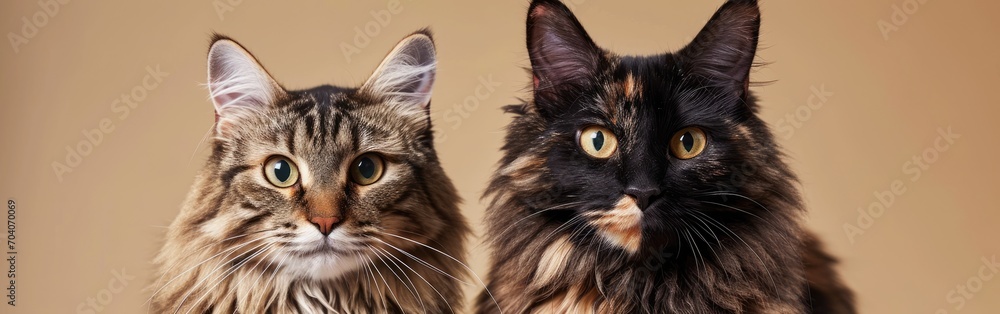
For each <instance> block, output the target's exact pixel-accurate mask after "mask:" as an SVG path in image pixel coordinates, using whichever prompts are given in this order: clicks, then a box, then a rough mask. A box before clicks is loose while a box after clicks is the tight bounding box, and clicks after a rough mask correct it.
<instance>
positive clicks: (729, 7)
mask: <svg viewBox="0 0 1000 314" xmlns="http://www.w3.org/2000/svg"><path fill="white" fill-rule="evenodd" d="M759 34H760V8H759V7H758V6H757V1H756V0H730V1H728V2H726V3H725V4H724V5H722V7H721V8H719V10H718V11H716V12H715V15H714V16H712V19H711V20H709V21H708V23H707V24H706V25H705V27H704V28H702V30H701V32H700V33H698V36H696V37H695V39H694V40H693V41H692V42H691V44H689V45H688V46H687V47H685V48H684V49H683V50H681V51H680V52H679V53H678V54H680V55H682V56H683V57H684V60H686V69H685V70H686V71H688V72H689V73H693V74H696V75H700V76H702V77H704V78H707V79H708V80H709V81H710V82H714V83H715V84H719V85H722V86H724V87H732V88H734V90H736V91H739V92H742V93H743V94H742V95H745V94H746V93H747V91H748V88H749V84H750V78H749V77H750V69H751V68H753V65H754V56H755V55H756V53H757V40H758V36H759Z"/></svg>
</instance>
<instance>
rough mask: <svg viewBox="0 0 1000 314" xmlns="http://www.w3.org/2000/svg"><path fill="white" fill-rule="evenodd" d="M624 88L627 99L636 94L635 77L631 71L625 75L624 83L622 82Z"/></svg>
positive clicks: (632, 97)
mask: <svg viewBox="0 0 1000 314" xmlns="http://www.w3.org/2000/svg"><path fill="white" fill-rule="evenodd" d="M623 85H624V88H625V97H626V98H629V99H634V98H635V96H636V86H635V85H636V84H635V77H633V76H632V74H631V73H629V74H628V76H626V77H625V83H624V84H623Z"/></svg>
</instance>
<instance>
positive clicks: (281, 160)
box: [264, 156, 299, 188]
mask: <svg viewBox="0 0 1000 314" xmlns="http://www.w3.org/2000/svg"><path fill="white" fill-rule="evenodd" d="M264 177H266V178H267V181H268V182H271V184H274V186H276V187H279V188H287V187H290V186H292V185H294V184H295V182H298V181H299V168H298V167H296V166H295V163H294V162H292V160H291V159H288V157H285V156H274V157H271V158H269V159H268V160H267V162H266V163H264Z"/></svg>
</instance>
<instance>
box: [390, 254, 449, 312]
mask: <svg viewBox="0 0 1000 314" xmlns="http://www.w3.org/2000/svg"><path fill="white" fill-rule="evenodd" d="M376 249H379V248H376ZM381 250H382V251H383V252H385V254H386V255H387V256H389V257H391V258H394V259H396V261H399V263H400V264H402V265H403V266H406V269H409V270H410V271H411V272H413V274H414V275H417V277H419V278H420V280H423V281H424V283H426V284H427V286H428V287H431V289H433V290H434V292H435V293H437V295H438V296H439V297H441V300H444V304H446V305H448V308H449V309H451V311H452V312H455V308H454V307H452V306H451V302H448V298H445V297H444V295H443V294H441V291H438V289H437V288H435V287H434V285H432V284H431V283H430V282H429V281H427V279H425V278H424V276H421V275H420V273H418V272H417V271H416V270H413V268H411V267H410V265H406V263H403V260H401V259H399V258H398V257H395V256H393V255H391V254H389V251H388V250H386V249H381ZM411 283H412V282H411Z"/></svg>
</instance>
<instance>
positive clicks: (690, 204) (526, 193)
mask: <svg viewBox="0 0 1000 314" xmlns="http://www.w3.org/2000/svg"><path fill="white" fill-rule="evenodd" d="M759 27H760V11H759V8H758V6H757V3H756V1H749V0H745V1H729V2H727V3H726V4H724V5H723V6H722V8H720V9H719V10H718V12H717V13H716V14H715V16H713V17H712V19H711V20H710V21H709V22H708V24H707V25H706V26H705V27H704V28H703V30H702V31H701V32H700V33H699V34H698V35H697V36H696V38H695V39H694V40H693V42H692V43H690V44H689V45H688V46H687V47H685V48H683V49H681V50H680V51H678V52H676V53H668V54H661V55H653V56H620V55H616V54H614V53H611V52H609V51H606V50H603V49H601V48H599V47H598V46H597V45H596V44H595V43H594V42H593V41H592V40H591V39H590V37H589V36H588V35H587V33H586V32H585V31H584V29H583V27H582V26H581V24H580V23H579V22H578V21H577V19H576V18H575V17H574V16H573V14H572V13H571V12H570V11H569V9H567V8H566V7H565V6H564V5H562V4H561V3H560V2H559V1H557V0H536V1H534V2H533V3H532V4H531V7H530V9H529V12H528V20H527V45H528V52H529V55H530V59H531V70H532V74H533V90H534V93H533V97H532V100H531V101H529V102H528V103H526V104H522V105H515V106H511V107H508V108H507V111H509V112H512V113H514V114H515V115H516V116H515V118H514V121H513V122H512V123H511V125H510V126H509V128H508V133H507V138H506V145H504V147H503V151H504V153H505V154H504V156H503V159H502V160H501V161H500V165H499V169H498V170H497V173H496V174H495V175H494V177H493V180H492V182H491V184H490V187H489V192H488V193H487V196H488V197H491V203H490V205H489V208H488V210H487V211H488V212H487V218H486V222H487V228H488V241H489V243H490V245H491V246H492V252H493V253H492V267H491V274H490V280H489V285H488V288H489V289H488V291H489V292H492V296H493V297H495V299H496V300H497V301H498V302H499V308H500V309H502V310H503V312H504V313H854V311H855V310H854V306H853V296H852V293H851V292H850V291H849V290H848V289H847V288H846V287H845V286H844V285H843V284H842V283H841V282H840V279H839V278H838V275H837V274H836V272H835V271H834V270H833V264H834V263H835V262H834V259H833V258H832V257H830V256H829V255H827V254H826V253H824V252H823V250H822V248H821V247H820V244H819V242H818V241H817V240H816V239H815V238H814V237H813V236H812V235H811V234H810V233H808V232H807V231H805V230H803V228H802V227H801V226H800V221H799V220H800V216H801V215H802V214H803V205H802V201H801V200H800V197H799V194H798V192H797V191H796V189H795V187H794V186H795V184H796V183H795V176H794V174H793V173H792V172H791V171H790V170H789V169H788V167H787V166H786V165H785V163H784V162H782V159H781V158H782V154H781V153H780V151H779V149H778V146H777V144H776V143H775V142H774V140H773V138H772V136H771V133H770V131H769V130H768V128H767V126H766V125H765V123H764V122H763V121H762V120H761V119H760V118H759V117H758V116H757V110H758V105H757V103H756V100H755V98H754V96H753V94H752V93H751V92H750V91H749V86H750V85H749V74H750V70H751V68H752V67H753V63H754V56H755V53H756V48H757V38H758V32H759ZM477 309H478V311H479V312H480V313H497V312H498V308H497V307H496V306H495V305H494V303H493V299H492V298H490V297H489V295H487V294H485V293H484V294H483V295H481V296H480V299H479V301H478V304H477Z"/></svg>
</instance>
